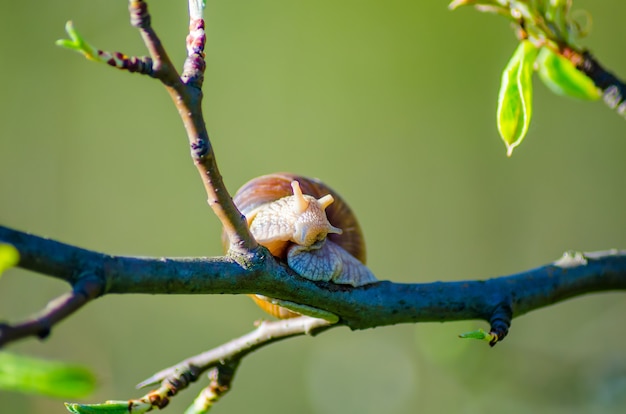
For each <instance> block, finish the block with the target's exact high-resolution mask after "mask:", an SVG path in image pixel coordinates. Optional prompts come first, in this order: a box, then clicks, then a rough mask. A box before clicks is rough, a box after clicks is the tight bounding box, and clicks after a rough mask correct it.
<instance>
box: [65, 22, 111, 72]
mask: <svg viewBox="0 0 626 414" xmlns="http://www.w3.org/2000/svg"><path fill="white" fill-rule="evenodd" d="M65 31H66V32H67V35H68V36H69V37H70V39H69V40H68V39H59V40H57V41H56V45H57V46H61V47H64V48H66V49H70V50H74V51H76V52H79V53H81V54H82V55H83V56H85V57H86V58H87V59H89V60H93V61H95V62H100V61H101V59H100V58H99V55H98V50H97V49H95V48H94V47H93V46H91V45H90V44H89V43H87V42H86V41H85V39H84V38H83V37H82V36H81V35H80V33H78V31H77V30H76V29H74V24H73V23H72V21H71V20H70V21H68V22H67V23H66V24H65Z"/></svg>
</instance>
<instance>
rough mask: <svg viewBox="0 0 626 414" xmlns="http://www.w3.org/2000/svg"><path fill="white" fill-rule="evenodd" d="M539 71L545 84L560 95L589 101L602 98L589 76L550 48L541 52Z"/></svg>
mask: <svg viewBox="0 0 626 414" xmlns="http://www.w3.org/2000/svg"><path fill="white" fill-rule="evenodd" d="M537 71H538V72H539V78H540V79H541V80H542V81H543V83H544V84H545V85H546V86H547V87H548V88H549V89H550V90H551V91H552V92H554V93H556V94H558V95H564V96H570V97H572V98H576V99H583V100H587V101H593V100H596V99H599V98H600V91H599V90H598V88H597V87H596V85H594V83H593V81H592V80H591V79H590V78H589V77H587V75H585V74H584V73H582V72H581V71H579V70H578V69H576V67H575V66H574V64H573V63H572V62H571V61H570V60H569V59H567V58H565V57H564V56H562V55H561V54H559V53H556V52H554V51H553V50H552V49H550V48H548V47H542V48H541V50H540V51H539V55H538V56H537Z"/></svg>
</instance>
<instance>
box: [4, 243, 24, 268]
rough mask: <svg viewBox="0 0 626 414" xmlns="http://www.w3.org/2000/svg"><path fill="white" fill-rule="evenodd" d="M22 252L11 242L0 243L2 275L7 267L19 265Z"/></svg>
mask: <svg viewBox="0 0 626 414" xmlns="http://www.w3.org/2000/svg"><path fill="white" fill-rule="evenodd" d="M19 261H20V252H18V251H17V249H16V248H15V247H13V246H12V245H10V244H0V275H1V274H2V272H4V271H5V270H7V269H10V268H12V267H13V266H15V265H17V263H18V262H19Z"/></svg>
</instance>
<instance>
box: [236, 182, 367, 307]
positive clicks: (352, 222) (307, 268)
mask: <svg viewBox="0 0 626 414" xmlns="http://www.w3.org/2000/svg"><path fill="white" fill-rule="evenodd" d="M233 201H234V203H235V205H236V206H237V208H239V211H241V213H242V214H243V215H244V216H245V217H246V220H247V222H248V226H249V228H250V232H251V233H252V235H253V236H254V237H255V239H256V240H257V242H258V243H259V244H261V245H262V246H264V247H266V248H267V249H268V250H269V251H270V253H271V254H272V255H273V256H274V257H276V258H278V259H279V260H281V261H283V262H286V263H287V265H288V266H289V267H290V268H291V269H292V270H293V271H295V272H296V273H297V274H298V275H300V276H302V277H304V278H306V279H310V280H314V281H324V282H330V283H336V284H347V285H352V286H355V287H356V286H362V285H365V284H368V283H373V282H376V278H375V277H374V275H373V274H372V272H371V271H370V270H369V269H368V268H367V267H366V266H365V242H364V238H363V234H362V232H361V228H360V226H359V223H358V222H357V220H356V217H355V216H354V214H353V212H352V210H351V209H350V207H349V206H348V204H347V203H346V202H345V201H344V200H343V198H341V196H339V195H338V194H337V193H336V192H335V191H333V190H332V189H331V188H330V187H328V186H327V185H325V184H324V183H322V182H321V181H319V180H317V179H313V178H307V177H302V176H298V175H294V174H289V173H277V174H270V175H264V176H261V177H257V178H254V179H252V180H251V181H249V182H247V183H246V184H244V185H243V186H242V187H241V188H240V189H239V190H238V191H237V193H236V194H235V196H234V197H233ZM224 246H225V247H227V240H224ZM251 297H252V299H253V300H254V301H255V302H256V303H257V305H259V306H260V307H261V308H262V309H263V310H265V311H266V312H268V313H269V314H271V315H273V316H276V317H278V318H281V319H285V318H292V317H295V316H299V313H296V312H293V311H290V310H288V309H286V308H284V307H282V306H280V305H279V304H278V303H280V301H274V300H272V299H271V298H267V297H265V296H262V295H251Z"/></svg>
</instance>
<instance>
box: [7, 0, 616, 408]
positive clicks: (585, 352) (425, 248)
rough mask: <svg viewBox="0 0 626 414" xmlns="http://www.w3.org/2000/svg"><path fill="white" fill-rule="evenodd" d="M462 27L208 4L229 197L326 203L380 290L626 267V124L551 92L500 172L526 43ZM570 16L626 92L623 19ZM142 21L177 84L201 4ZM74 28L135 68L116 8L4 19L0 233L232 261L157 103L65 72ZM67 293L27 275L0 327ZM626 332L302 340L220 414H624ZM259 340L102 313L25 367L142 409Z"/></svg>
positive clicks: (564, 326) (242, 317)
mask: <svg viewBox="0 0 626 414" xmlns="http://www.w3.org/2000/svg"><path fill="white" fill-rule="evenodd" d="M446 6H447V2H446V1H431V2H407V1H400V0H389V1H380V0H377V1H356V0H342V1H336V0H334V1H330V0H321V1H290V0H256V1H233V0H230V1H209V5H208V25H207V26H208V30H207V33H208V46H207V59H208V69H207V72H206V82H205V88H204V90H205V104H204V110H205V115H206V119H207V122H208V128H209V131H210V134H211V136H212V139H213V144H214V146H215V150H216V153H217V157H218V161H219V165H220V168H221V172H222V174H223V176H224V178H225V180H226V183H227V185H228V187H229V189H230V190H231V191H233V192H234V191H235V190H236V189H237V188H238V187H239V186H240V185H241V184H243V183H244V182H245V181H247V180H248V179H250V178H252V177H254V176H258V175H261V174H266V173H270V172H274V171H293V172H298V173H301V174H305V175H311V176H316V177H319V178H321V179H322V180H324V181H326V182H327V183H329V184H330V185H331V186H333V187H334V188H335V189H336V190H338V191H339V192H340V193H341V194H343V195H344V196H345V198H346V199H347V200H348V201H349V202H350V204H351V206H352V207H353V209H354V210H355V211H356V213H357V214H358V216H359V218H360V221H361V224H362V227H363V229H364V231H365V234H366V237H367V242H368V248H369V264H370V266H371V268H372V270H373V271H374V273H375V274H376V275H377V276H378V277H379V278H380V279H391V280H394V281H398V282H429V281H435V280H461V279H475V278H478V279H483V278H488V277H494V276H499V275H505V274H511V273H515V272H518V271H521V270H525V269H529V268H532V267H535V266H539V265H542V264H545V263H547V262H550V261H552V260H554V259H556V258H557V257H559V256H560V255H561V254H562V252H563V251H565V250H569V249H579V250H602V249H608V248H614V247H616V248H626V232H625V230H626V217H624V211H625V209H624V205H625V203H626V193H625V186H624V183H625V180H624V174H625V173H626V163H625V159H624V154H625V152H626V140H625V138H626V124H625V122H624V120H623V119H620V118H619V117H618V116H617V115H616V114H615V113H613V112H612V111H610V110H609V109H608V108H606V107H605V106H604V105H603V104H601V103H598V102H596V103H584V102H577V101H573V100H570V99H565V98H560V97H557V96H554V95H552V94H550V93H549V92H548V91H547V90H546V89H545V88H544V87H543V85H540V84H539V82H535V85H536V88H535V112H534V119H533V122H532V125H531V129H530V133H529V135H528V137H527V138H526V141H525V142H524V144H523V145H522V146H521V147H520V148H518V149H517V150H516V151H515V153H514V155H513V157H512V158H511V159H507V158H506V157H505V148H504V145H503V144H502V143H501V142H500V140H499V138H498V135H497V132H496V127H495V107H496V96H497V90H498V86H499V77H500V71H501V69H502V68H503V67H504V65H505V64H506V62H507V60H508V58H509V56H510V54H511V53H512V51H513V49H514V47H515V45H516V41H515V39H514V36H513V34H512V32H511V30H510V29H509V27H508V24H507V23H506V22H505V21H504V19H502V18H498V17H495V16H491V15H483V14H480V13H477V12H475V11H474V10H472V9H469V8H468V9H466V10H465V9H461V10H459V11H456V12H454V13H452V12H449V11H448V10H447V8H446ZM575 6H576V7H578V8H584V9H586V10H588V11H590V12H591V13H592V15H593V18H594V26H593V30H592V33H591V35H590V36H589V37H588V38H587V39H585V40H584V44H585V45H586V46H588V47H589V48H590V49H591V50H592V51H593V52H594V53H595V54H596V55H597V56H598V57H599V59H600V61H601V62H603V63H604V64H605V65H606V66H607V67H608V68H610V69H612V70H613V71H615V72H616V73H618V74H620V75H621V77H622V78H624V77H626V55H625V54H624V53H623V44H624V41H625V40H626V35H625V34H624V31H623V20H624V17H625V16H626V3H624V2H619V1H603V2H597V1H595V2H594V1H591V0H587V1H580V0H577V1H576V2H575ZM150 10H151V11H152V14H153V22H154V25H155V27H156V29H157V30H158V32H159V34H160V35H161V37H162V40H163V42H164V43H165V45H166V46H167V47H168V49H169V51H170V53H171V56H172V58H173V59H174V61H176V62H178V63H179V64H182V61H183V59H184V53H185V49H184V41H185V35H186V27H187V16H186V6H185V2H184V1H178V2H172V1H163V0H154V1H151V2H150ZM68 19H73V20H74V23H75V25H76V27H77V28H78V30H79V31H81V32H82V33H83V34H84V35H85V36H86V38H87V39H88V40H89V41H90V42H91V43H92V44H94V45H96V46H98V47H101V48H104V49H108V50H121V51H123V52H125V53H128V54H139V55H142V54H144V53H145V51H144V48H143V46H142V44H141V41H140V38H139V35H138V34H137V33H136V31H135V30H134V29H133V28H132V27H130V25H129V23H128V15H127V4H126V2H125V1H122V0H119V1H115V2H113V1H110V0H92V1H89V2H85V1H78V0H67V1H62V2H59V1H57V2H39V3H37V4H36V5H33V4H32V3H29V2H15V1H11V2H9V1H4V2H1V3H0V52H1V53H0V56H1V57H0V60H1V66H0V73H1V74H2V79H3V82H2V89H1V90H2V92H1V94H2V99H1V100H0V127H1V129H0V131H1V137H0V194H1V195H2V196H1V197H2V199H1V203H0V223H2V224H3V225H8V226H11V227H15V228H18V229H21V230H26V231H30V232H33V233H36V234H40V235H45V236H49V237H52V238H55V239H58V240H61V241H64V242H68V243H72V244H75V245H78V246H81V247H85V248H89V249H93V250H98V251H102V252H107V253H111V254H125V255H150V256H161V255H167V256H195V255H218V254H220V252H221V247H220V236H219V234H220V225H219V223H218V221H217V220H216V219H215V217H214V216H213V215H212V213H211V211H210V210H209V208H208V207H207V205H206V202H205V199H206V195H205V194H204V190H203V187H202V185H201V183H200V181H199V179H198V177H197V173H196V171H195V168H194V167H193V165H192V163H191V162H190V158H189V150H188V147H187V140H186V137H185V133H184V131H183V128H182V125H181V121H180V120H179V119H178V116H177V113H176V111H175V110H174V107H173V105H172V103H171V102H170V101H169V97H168V96H167V94H166V93H165V92H164V90H163V88H162V87H161V86H160V85H159V84H158V83H157V82H155V81H153V80H151V79H149V78H147V77H141V76H138V75H131V74H128V73H123V72H119V71H116V70H113V69H110V68H108V67H106V66H105V65H96V64H93V63H91V62H88V61H86V60H84V59H82V58H81V57H80V56H78V55H76V54H73V53H71V52H69V51H65V50H61V49H60V48H57V47H55V46H54V40H56V39H58V38H61V37H64V35H65V34H64V32H63V27H64V24H65V21H66V20H68ZM66 290H67V286H66V285H64V284H63V283H60V282H58V281H55V280H52V279H48V278H46V277H42V276H40V275H36V274H31V273H28V272H25V271H21V270H11V271H9V272H8V273H7V274H6V275H5V276H4V277H3V278H2V280H0V318H3V319H9V320H13V321H15V320H19V319H21V318H23V317H25V316H27V315H29V314H30V313H32V312H34V311H35V310H38V309H40V308H41V307H42V306H44V305H45V303H46V302H47V301H48V300H49V299H51V298H52V297H54V296H55V295H57V294H59V293H61V292H64V291H66ZM625 312H626V300H625V298H624V295H623V294H619V293H610V294H597V295H591V296H587V297H583V298H579V299H576V300H572V301H568V302H566V303H563V304H559V305H558V306H553V307H550V308H547V309H544V310H541V311H538V312H534V313H531V314H529V315H526V316H524V317H521V318H519V319H516V320H515V321H514V323H513V327H512V331H511V333H510V335H509V337H508V338H507V339H506V341H505V342H504V343H502V344H500V345H498V346H497V347H495V348H493V349H489V347H488V346H486V345H484V344H482V343H478V342H470V341H461V340H459V339H456V335H457V334H458V333H460V332H465V331H467V330H470V329H475V328H478V327H483V328H486V325H485V324H484V323H483V322H480V321H476V322H471V321H470V322H464V323H447V324H418V325H403V326H394V327H386V328H379V329H373V330H369V331H364V332H349V331H348V330H347V329H336V330H333V331H330V332H328V333H325V334H324V335H321V336H319V337H316V338H299V339H295V340H290V341H286V342H284V343H280V344H276V345H274V346H272V347H269V348H268V349H264V350H262V351H261V352H258V353H256V354H254V355H252V356H250V357H248V358H246V360H245V362H244V364H243V365H242V367H241V368H240V370H239V372H238V375H237V378H236V381H235V384H234V389H233V391H232V393H231V394H230V395H228V396H226V397H225V399H224V400H223V401H221V402H220V403H219V406H218V407H217V408H216V410H215V412H216V413H242V412H252V410H255V411H254V412H255V413H257V414H261V413H291V412H298V413H310V414H318V413H346V412H359V413H362V414H366V413H398V414H400V413H414V412H418V411H419V412H425V413H429V412H433V413H436V412H456V413H478V412H484V410H485V408H486V407H490V408H494V407H496V408H497V411H499V412H507V413H528V412H549V413H587V412H602V413H617V412H623V409H624V407H625V406H626V354H625V353H624V340H626V331H625V330H624V325H623V315H624V314H625ZM262 317H263V314H262V313H261V312H260V311H259V310H258V309H257V308H256V307H255V306H254V305H253V304H252V302H251V301H249V300H248V299H246V298H244V297H237V296H169V297H168V296H149V295H145V296H140V295H135V296H126V295H118V296H107V297H104V298H101V299H99V300H97V301H96V302H94V303H92V304H90V305H89V306H87V307H86V308H85V309H84V310H82V311H81V312H79V313H78V314H77V315H75V316H73V317H71V318H70V319H69V320H67V321H66V322H64V323H62V324H61V325H59V326H58V327H56V328H55V329H54V330H53V333H52V336H51V337H50V338H49V339H48V340H46V341H45V342H38V341H36V340H34V339H30V340H26V341H22V342H20V343H18V344H14V345H12V346H10V347H9V350H11V351H14V352H20V353H28V354H32V355H37V356H43V357H48V358H54V359H62V360H66V361H71V362H78V363H84V364H86V365H89V366H91V367H93V369H94V370H95V372H96V374H97V376H98V379H99V384H100V387H99V390H98V392H97V393H96V394H94V395H93V396H92V397H91V398H89V399H88V400H86V401H87V402H99V401H104V400H106V399H127V398H131V397H138V396H140V395H141V393H140V392H137V391H135V390H134V389H133V387H134V384H136V383H137V382H139V381H141V380H142V379H144V378H146V377H148V376H149V375H151V374H152V373H154V372H156V371H158V370H159V369H161V368H163V367H165V366H169V365H171V364H174V363H176V362H178V361H179V360H181V359H183V358H185V357H187V356H189V355H192V354H196V353H199V352H201V351H204V350H206V349H208V348H210V347H213V346H216V345H218V344H220V343H222V342H225V341H227V340H229V339H231V338H233V337H235V336H238V335H241V334H243V333H245V332H247V331H249V330H250V329H251V328H252V322H253V321H254V320H255V319H258V318H262ZM157 327H158V328H157ZM202 384H206V381H203V382H202ZM199 390H200V385H196V386H194V387H193V388H192V389H190V390H188V391H185V392H184V393H182V394H180V395H179V396H178V397H177V398H175V400H174V402H173V403H172V404H171V406H170V407H169V408H168V409H167V411H166V412H171V413H176V412H182V411H183V409H184V407H186V406H187V405H188V404H189V403H190V402H191V400H192V399H193V397H195V394H196V393H197V392H198V391H199ZM0 406H1V407H2V408H1V409H0V410H1V411H2V412H7V413H8V412H20V413H47V414H48V413H51V414H52V413H64V412H66V411H65V409H64V407H63V405H62V403H61V401H60V400H54V399H49V398H44V397H36V396H25V395H20V394H12V393H7V392H1V391H0Z"/></svg>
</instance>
